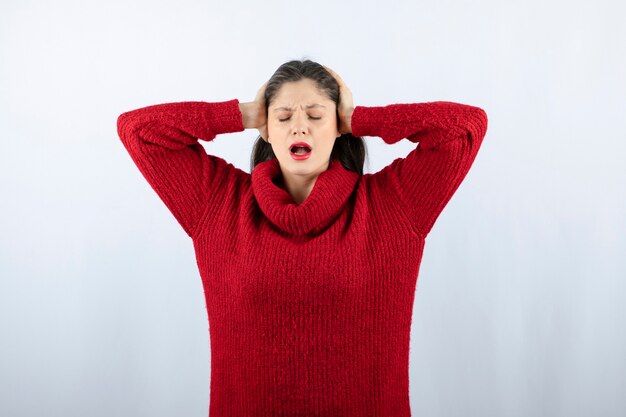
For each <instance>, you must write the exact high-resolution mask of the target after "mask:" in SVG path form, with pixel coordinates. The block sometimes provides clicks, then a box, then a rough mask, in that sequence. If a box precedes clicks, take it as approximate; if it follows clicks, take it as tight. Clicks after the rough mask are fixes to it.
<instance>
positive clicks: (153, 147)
mask: <svg viewBox="0 0 626 417" xmlns="http://www.w3.org/2000/svg"><path fill="white" fill-rule="evenodd" d="M243 130H244V127H243V120H242V114H241V111H240V110H239V101H238V100H237V99H233V100H229V101H223V102H210V103H209V102H202V101H187V102H176V103H164V104H156V105H152V106H148V107H143V108H140V109H137V110H131V111H128V112H126V113H122V114H121V115H120V116H119V117H118V119H117V132H118V135H119V137H120V139H121V141H122V143H123V144H124V147H125V148H126V150H127V151H128V153H129V154H130V156H131V158H132V160H133V162H134V163H135V165H137V167H138V168H139V171H141V173H142V174H143V176H144V177H145V179H146V180H147V181H148V183H149V184H150V185H151V186H152V188H153V189H154V190H155V191H156V193H157V194H158V196H159V197H160V198H161V200H162V201H163V202H164V203H165V205H166V206H167V208H168V209H169V210H170V211H171V212H172V214H173V215H174V217H175V218H176V219H177V220H178V222H179V223H180V225H181V226H182V228H183V229H184V230H185V232H186V233H187V235H188V236H190V237H193V236H194V234H195V231H196V227H197V226H198V224H199V222H200V221H201V219H202V217H203V214H204V213H205V210H206V209H207V207H208V206H209V205H210V204H212V202H213V201H217V197H216V196H215V195H214V194H215V191H216V189H217V187H219V185H220V184H221V183H223V182H224V181H227V179H228V176H229V175H231V174H232V172H233V171H234V170H235V168H234V166H233V165H232V164H229V163H227V162H226V161H225V160H224V159H222V158H219V157H217V156H213V155H209V154H207V153H206V151H205V150H204V147H203V146H202V145H201V144H200V143H199V142H198V139H203V140H206V141H210V140H213V139H214V138H215V136H216V135H217V134H220V133H230V132H240V131H243Z"/></svg>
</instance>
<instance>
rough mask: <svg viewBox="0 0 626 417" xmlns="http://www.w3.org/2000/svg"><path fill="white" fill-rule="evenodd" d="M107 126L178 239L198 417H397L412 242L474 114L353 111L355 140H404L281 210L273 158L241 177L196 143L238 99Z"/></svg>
mask: <svg viewBox="0 0 626 417" xmlns="http://www.w3.org/2000/svg"><path fill="white" fill-rule="evenodd" d="M117 123H118V124H117V126H118V133H119V136H120V138H121V140H122V143H123V144H124V146H125V147H126V149H127V150H128V152H129V154H130V156H131V157H132V159H133V161H134V163H135V164H136V165H137V167H138V168H139V170H140V171H141V173H142V174H143V176H144V177H145V179H146V180H147V181H148V183H149V184H150V185H151V186H152V188H153V189H154V190H155V191H156V193H157V194H158V195H159V197H160V198H161V199H162V200H163V202H164V203H165V204H166V205H167V207H168V208H169V210H170V211H171V212H172V214H173V215H174V216H175V218H176V219H177V220H178V222H179V223H180V225H181V226H182V228H183V229H184V230H185V232H186V233H187V234H188V235H189V236H190V237H191V238H192V240H193V244H194V248H195V253H196V259H197V264H198V268H199V272H200V276H201V279H202V284H203V288H204V294H205V299H206V307H207V313H208V321H209V333H210V341H211V385H210V405H209V416H211V417H222V416H224V417H226V416H227V417H237V416H245V417H250V416H343V417H346V416H385V417H396V416H409V415H410V406H409V380H408V375H409V374H408V370H409V334H410V330H411V316H412V308H413V299H414V293H415V287H416V283H417V275H418V271H419V266H420V262H421V257H422V253H423V249H424V243H425V237H426V236H427V235H428V233H429V232H430V230H431V228H432V227H433V224H434V223H435V220H436V219H437V217H438V216H439V214H440V213H441V212H442V210H443V208H444V207H445V206H446V204H447V203H448V201H449V200H450V199H451V197H452V195H453V194H454V192H455V191H456V190H457V188H458V187H459V185H460V184H461V182H462V181H463V179H464V177H465V176H466V174H467V173H468V171H469V169H470V167H471V165H472V163H473V161H474V159H475V157H476V154H477V152H478V150H479V148H480V146H481V143H482V140H483V137H484V135H485V133H486V130H487V116H486V113H485V112H484V111H483V110H482V109H480V108H478V107H473V106H469V105H465V104H459V103H453V102H445V101H437V102H427V103H413V104H391V105H388V106H383V107H364V106H357V107H356V108H355V109H354V113H353V115H352V133H353V134H354V135H355V136H378V137H380V138H382V139H383V140H384V141H385V142H386V143H388V144H392V143H395V142H398V141H400V140H401V139H403V138H407V139H408V140H410V141H411V142H414V143H418V142H419V143H418V144H417V145H416V147H415V149H413V150H412V151H411V152H410V153H409V154H408V155H407V156H406V157H405V158H397V159H395V160H394V161H393V162H392V163H390V164H389V165H388V166H386V167H385V168H383V169H382V170H380V171H379V172H376V173H373V174H369V173H368V174H365V175H359V174H357V173H355V172H352V171H348V170H346V169H345V168H344V167H343V166H342V165H341V163H339V162H336V161H332V163H331V164H330V167H329V168H328V170H326V171H324V172H322V173H321V174H320V175H319V177H318V178H317V180H316V182H315V185H314V187H313V189H312V191H311V193H310V195H309V196H308V197H307V199H306V200H305V201H304V202H303V203H301V204H296V203H295V202H294V201H293V199H292V198H291V196H290V195H289V193H288V192H287V191H285V190H284V189H282V188H281V187H279V186H278V185H276V182H275V180H276V178H278V176H280V175H281V172H280V167H279V165H278V162H277V160H270V161H265V162H262V163H260V164H258V165H257V166H256V167H255V168H254V170H253V171H252V173H251V174H248V173H247V172H245V171H243V170H241V169H239V168H237V167H235V166H233V165H232V164H230V163H228V162H226V161H225V160H224V159H222V158H219V157H217V156H213V155H209V154H207V153H206V151H205V149H204V147H203V146H202V145H201V144H200V143H199V142H198V139H203V140H206V141H210V140H213V139H214V138H215V137H216V135H218V134H222V133H229V132H240V131H242V130H244V127H243V123H242V114H241V112H240V110H239V101H238V100H237V99H233V100H229V101H224V102H212V103H208V102H178V103H165V104H157V105H153V106H148V107H144V108H140V109H137V110H133V111H129V112H126V113H124V114H122V115H120V116H119V118H118V121H117Z"/></svg>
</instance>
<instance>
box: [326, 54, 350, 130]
mask: <svg viewBox="0 0 626 417" xmlns="http://www.w3.org/2000/svg"><path fill="white" fill-rule="evenodd" d="M323 67H324V68H326V70H327V71H328V72H329V73H330V75H332V76H333V78H335V80H337V84H339V104H338V106H337V113H338V114H339V133H341V134H342V135H343V134H344V133H352V112H353V111H354V103H353V101H352V92H351V91H350V89H349V88H348V86H347V85H346V83H345V82H344V81H343V79H342V78H341V77H340V76H339V74H337V73H336V72H335V71H333V70H332V69H330V68H328V67H327V66H326V65H324V66H323Z"/></svg>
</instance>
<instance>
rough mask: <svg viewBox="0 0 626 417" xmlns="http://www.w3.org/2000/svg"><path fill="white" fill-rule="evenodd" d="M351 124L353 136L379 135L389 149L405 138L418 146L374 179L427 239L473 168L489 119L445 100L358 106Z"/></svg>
mask: <svg viewBox="0 0 626 417" xmlns="http://www.w3.org/2000/svg"><path fill="white" fill-rule="evenodd" d="M351 124H352V134H353V135H355V136H378V137H381V138H382V139H383V140H384V141H385V142H386V143H388V144H393V143H396V142H398V141H400V140H401V139H403V138H406V139H408V140H410V141H411V142H414V143H418V144H417V146H416V147H415V149H413V150H412V151H411V152H410V153H409V154H408V155H407V156H406V157H404V158H397V159H395V160H394V161H393V162H392V163H391V164H389V165H388V166H386V167H384V168H383V169H382V170H380V171H379V172H377V173H376V174H374V175H375V176H378V178H379V179H380V180H381V181H382V182H383V184H387V185H388V187H389V189H390V190H392V191H391V192H393V193H394V195H395V196H397V198H398V199H399V200H400V205H401V206H402V207H403V210H404V211H405V212H406V213H407V214H408V217H409V220H410V221H411V222H412V224H413V226H414V228H415V230H416V231H417V232H418V233H419V234H420V235H421V236H423V237H426V235H427V234H428V233H429V232H430V230H431V229H432V227H433V225H434V223H435V221H436V220H437V218H438V217H439V214H440V213H441V212H442V211H443V209H444V207H445V206H446V204H447V203H448V201H449V200H450V199H451V198H452V195H453V194H454V193H455V192H456V190H457V189H458V187H459V185H460V184H461V182H462V181H463V179H464V178H465V176H466V174H467V173H468V172H469V169H470V167H471V166H472V163H473V161H474V159H475V157H476V154H477V153H478V150H479V148H480V146H481V143H482V141H483V138H484V136H485V133H486V131H487V114H486V113H485V111H484V110H482V109H481V108H479V107H474V106H470V105H466V104H460V103H454V102H448V101H435V102H426V103H411V104H391V105H388V106H382V107H364V106H357V107H355V109H354V112H353V114H352V122H351Z"/></svg>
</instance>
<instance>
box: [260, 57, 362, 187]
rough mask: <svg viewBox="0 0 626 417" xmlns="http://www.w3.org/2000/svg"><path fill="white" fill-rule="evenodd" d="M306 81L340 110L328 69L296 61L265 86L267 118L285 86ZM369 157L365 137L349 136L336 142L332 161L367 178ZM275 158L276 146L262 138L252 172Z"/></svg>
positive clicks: (304, 61)
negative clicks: (366, 168)
mask: <svg viewBox="0 0 626 417" xmlns="http://www.w3.org/2000/svg"><path fill="white" fill-rule="evenodd" d="M305 78H307V79H311V80H313V81H315V84H316V85H317V87H318V88H319V89H320V91H322V92H323V93H324V94H326V96H327V97H328V98H329V99H331V100H332V101H334V102H335V105H337V107H338V104H339V84H338V83H337V80H335V78H334V77H333V76H332V75H331V74H330V73H329V72H328V71H327V70H326V68H324V67H323V66H322V65H320V64H318V63H317V62H314V61H311V60H308V59H307V60H293V61H289V62H286V63H284V64H282V65H281V66H280V67H278V69H277V70H276V71H275V72H274V74H273V75H272V76H271V78H270V79H269V81H268V83H267V85H266V86H265V114H266V115H267V110H268V108H269V106H270V104H271V102H272V100H273V99H274V98H275V96H276V94H277V93H278V90H279V89H280V87H282V85H283V84H284V83H286V82H290V81H300V80H302V79H305ZM336 116H337V127H339V114H338V113H337V115H336ZM366 153H367V149H366V147H365V142H364V141H363V138H362V137H360V136H353V135H351V134H350V133H345V134H343V135H341V136H340V137H338V138H337V139H336V140H335V145H334V146H333V150H332V151H331V153H330V159H331V160H333V159H336V160H338V161H339V162H341V164H342V165H343V167H344V168H345V169H347V170H349V171H354V172H356V173H358V174H361V175H363V163H364V162H365V156H366ZM275 158H276V155H275V154H274V151H273V150H272V145H271V144H269V143H267V142H266V141H265V140H263V138H262V137H261V135H259V136H258V137H257V139H256V142H255V143H254V146H253V147H252V155H251V157H250V171H251V172H252V170H253V169H254V167H255V166H256V165H257V164H259V163H261V162H264V161H267V160H269V159H275Z"/></svg>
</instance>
